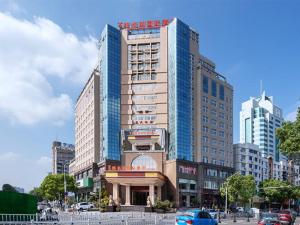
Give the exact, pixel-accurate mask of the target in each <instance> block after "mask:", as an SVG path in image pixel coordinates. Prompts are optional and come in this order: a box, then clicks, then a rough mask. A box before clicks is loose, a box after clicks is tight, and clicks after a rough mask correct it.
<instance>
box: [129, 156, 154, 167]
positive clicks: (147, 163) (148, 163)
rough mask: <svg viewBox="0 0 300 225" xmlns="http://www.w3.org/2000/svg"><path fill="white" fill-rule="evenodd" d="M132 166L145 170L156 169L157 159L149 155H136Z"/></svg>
mask: <svg viewBox="0 0 300 225" xmlns="http://www.w3.org/2000/svg"><path fill="white" fill-rule="evenodd" d="M131 166H132V167H135V168H137V167H140V168H142V169H143V170H156V168H157V167H156V162H155V160H154V159H153V158H152V157H150V156H148V155H140V156H138V157H136V158H135V159H134V160H133V161H132V163H131Z"/></svg>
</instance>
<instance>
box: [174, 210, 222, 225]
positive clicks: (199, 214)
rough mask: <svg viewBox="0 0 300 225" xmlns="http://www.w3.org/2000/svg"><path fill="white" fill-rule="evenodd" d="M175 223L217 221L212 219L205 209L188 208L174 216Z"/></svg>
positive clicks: (213, 224) (212, 224) (206, 224)
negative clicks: (181, 213)
mask: <svg viewBox="0 0 300 225" xmlns="http://www.w3.org/2000/svg"><path fill="white" fill-rule="evenodd" d="M175 224H176V225H186V224H194V225H218V222H217V221H216V220H215V219H213V218H212V217H211V216H210V214H209V213H208V212H206V211H205V210H189V211H186V212H184V213H183V215H180V216H176V222H175Z"/></svg>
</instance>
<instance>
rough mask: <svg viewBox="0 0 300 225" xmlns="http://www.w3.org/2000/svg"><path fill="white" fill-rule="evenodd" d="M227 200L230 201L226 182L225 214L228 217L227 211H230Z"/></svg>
mask: <svg viewBox="0 0 300 225" xmlns="http://www.w3.org/2000/svg"><path fill="white" fill-rule="evenodd" d="M227 202H228V184H226V186H225V214H226V217H227V211H228V205H227Z"/></svg>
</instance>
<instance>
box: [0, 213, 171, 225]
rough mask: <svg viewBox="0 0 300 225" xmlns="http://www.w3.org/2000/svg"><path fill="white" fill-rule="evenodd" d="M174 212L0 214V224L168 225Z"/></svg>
mask: <svg viewBox="0 0 300 225" xmlns="http://www.w3.org/2000/svg"><path fill="white" fill-rule="evenodd" d="M174 221H175V214H172V215H171V214H169V215H168V214H156V213H144V212H143V213H140V212H118V213H99V212H98V213H97V212H94V213H78V214H73V213H60V214H59V216H58V221H51V218H50V219H47V221H41V217H40V215H39V214H31V215H22V214H14V215H9V214H0V225H25V224H26V225H30V224H32V225H117V224H121V225H164V224H166V225H168V224H174Z"/></svg>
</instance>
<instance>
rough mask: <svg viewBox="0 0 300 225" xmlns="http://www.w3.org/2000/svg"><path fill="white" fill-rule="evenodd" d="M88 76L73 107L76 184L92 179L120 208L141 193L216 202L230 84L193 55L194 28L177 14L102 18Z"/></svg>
mask: <svg viewBox="0 0 300 225" xmlns="http://www.w3.org/2000/svg"><path fill="white" fill-rule="evenodd" d="M93 77H94V78H93V79H95V77H97V79H98V80H99V81H98V84H96V83H95V82H94V81H91V80H92V78H91V79H90V80H89V82H88V84H87V85H86V87H85V88H84V90H83V92H82V94H81V95H80V97H79V99H78V101H77V104H76V113H75V114H76V120H75V123H76V125H75V127H76V130H75V137H76V154H75V161H74V162H73V164H72V167H73V168H74V170H73V174H74V175H75V177H76V179H77V180H78V182H79V183H83V186H84V182H83V181H82V180H83V179H86V177H88V178H93V182H94V185H93V190H94V191H95V190H96V189H98V188H104V187H105V188H107V189H108V191H109V193H110V194H112V195H113V199H114V200H118V201H120V202H121V204H124V205H127V206H130V205H146V202H147V198H148V196H149V197H150V200H151V202H152V203H154V202H155V199H156V198H160V199H169V200H171V201H173V202H175V203H176V205H178V206H183V205H185V206H192V205H198V204H201V205H207V206H209V205H212V204H215V205H217V204H219V203H220V199H219V194H218V188H219V186H220V185H221V183H222V182H223V181H224V179H225V178H226V177H227V176H228V175H230V174H231V173H233V168H232V167H233V153H232V151H233V150H232V98H233V89H232V87H231V85H229V84H228V83H227V82H226V79H225V78H224V77H223V76H221V75H220V74H218V73H217V72H216V71H215V65H214V63H213V62H212V61H210V60H209V59H207V58H205V57H203V56H201V55H200V53H199V35H198V33H197V32H196V31H194V30H193V29H192V28H190V27H189V26H188V25H187V24H185V23H183V22H182V21H180V20H179V19H177V18H175V19H172V20H162V21H157V20H156V21H145V22H133V23H127V22H126V23H119V28H115V27H112V26H110V25H106V26H105V28H104V30H103V32H102V34H101V37H100V40H99V65H98V68H97V74H96V75H94V76H93ZM92 82H94V83H93V88H94V89H93V90H91V95H93V97H91V100H86V97H85V95H86V93H89V92H88V90H89V87H90V85H89V83H92ZM97 91H98V93H97ZM92 99H93V100H92ZM97 99H98V100H97ZM92 102H94V103H92ZM98 103H99V105H97V104H98ZM93 104H94V106H93ZM95 104H96V105H95ZM89 107H90V108H89ZM84 112H85V113H84ZM88 116H90V117H91V118H92V117H93V118H96V117H97V116H99V118H98V120H96V119H93V120H92V119H91V120H89V119H88ZM85 120H86V121H85ZM91 124H94V126H93V125H91ZM89 125H90V129H91V130H89V128H88V127H89ZM84 129H86V130H85V131H84ZM97 129H98V131H97ZM92 130H93V131H92ZM89 132H90V133H89ZM98 139H99V141H97V142H96V140H98ZM89 140H90V141H91V140H93V141H91V144H89V143H90V142H89ZM89 155H91V158H89V157H90V156H89ZM88 159H90V160H88ZM84 160H85V161H84ZM93 163H94V165H96V164H97V170H96V171H95V173H94V174H92V172H91V173H89V172H86V171H89V169H87V168H88V165H89V168H93V167H92V166H91V165H92V164H93ZM92 171H93V170H92ZM85 183H87V182H85ZM83 188H85V187H83ZM85 190H87V189H85Z"/></svg>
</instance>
